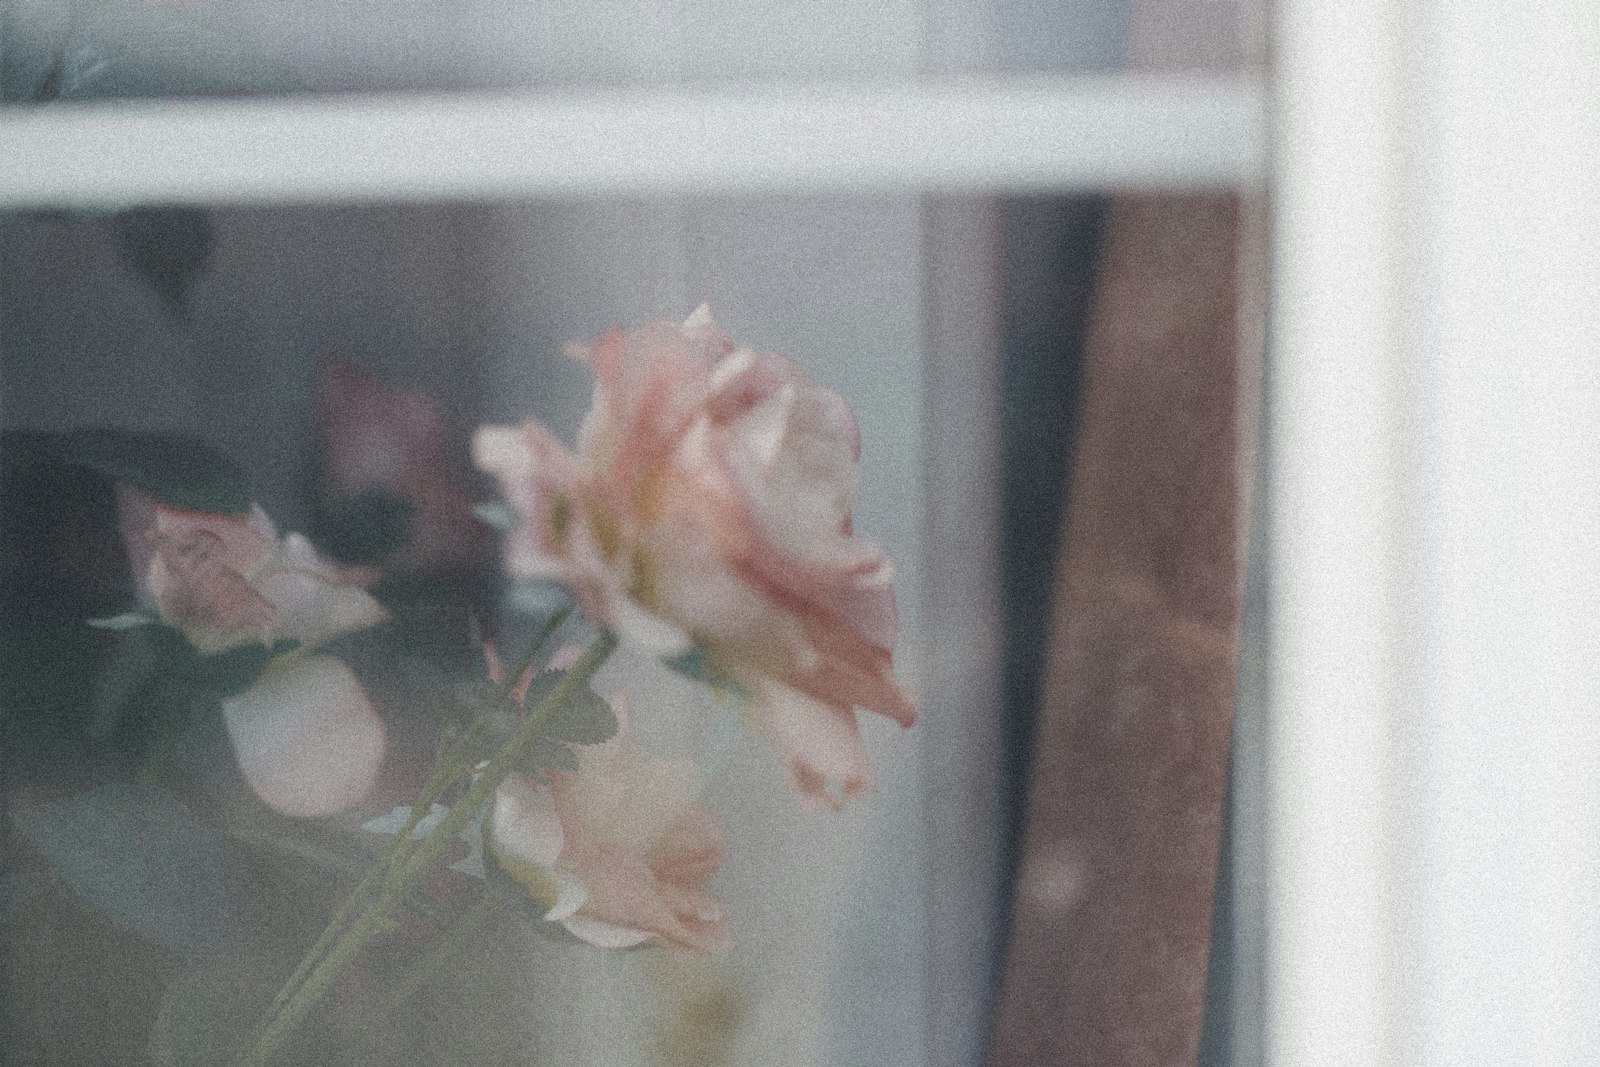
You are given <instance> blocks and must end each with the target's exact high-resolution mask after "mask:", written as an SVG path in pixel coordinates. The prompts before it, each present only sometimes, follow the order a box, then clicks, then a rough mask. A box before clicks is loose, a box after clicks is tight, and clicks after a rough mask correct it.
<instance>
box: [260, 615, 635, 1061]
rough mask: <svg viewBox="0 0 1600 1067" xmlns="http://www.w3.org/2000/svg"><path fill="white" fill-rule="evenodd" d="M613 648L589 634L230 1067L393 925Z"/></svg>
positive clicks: (270, 1040)
mask: <svg viewBox="0 0 1600 1067" xmlns="http://www.w3.org/2000/svg"><path fill="white" fill-rule="evenodd" d="M616 647H617V641H616V638H615V637H613V636H612V635H611V634H610V633H601V634H600V635H599V636H598V637H596V638H595V639H594V641H593V642H592V643H591V644H590V645H589V647H588V648H587V649H586V650H585V651H584V653H583V655H582V656H581V657H580V658H579V659H578V662H577V663H575V664H574V665H573V667H572V669H571V670H569V671H567V672H566V674H565V675H563V676H562V679H561V681H560V682H558V683H557V684H556V686H555V688H554V689H552V690H551V691H550V693H549V695H547V696H546V697H545V698H544V699H543V700H541V701H540V702H539V704H538V706H537V707H535V708H534V709H533V710H532V711H531V712H530V713H529V714H528V717H527V719H526V720H525V721H524V723H523V725H522V729H521V730H519V731H518V732H517V735H516V736H515V737H513V738H512V739H511V740H510V741H508V742H506V744H505V745H504V746H503V747H502V748H501V749H500V751H499V752H497V753H495V756H494V758H493V759H491V760H490V761H489V763H488V765H487V766H485V767H484V769H483V770H482V771H481V772H480V773H479V774H478V776H477V778H476V779H475V780H474V781H473V783H472V785H470V786H469V787H468V788H467V791H466V792H465V793H464V794H463V795H462V796H461V798H460V799H459V800H457V801H456V802H455V803H454V804H453V805H451V807H450V813H449V814H448V815H446V816H445V817H444V819H442V820H441V821H440V822H439V824H438V825H437V826H435V827H434V828H433V829H432V830H431V831H429V833H428V835H427V836H426V837H424V838H423V839H422V841H421V843H419V844H418V845H417V848H416V850H415V851H414V852H413V853H412V854H411V856H410V857H409V858H408V859H407V860H406V861H405V863H404V865H403V866H402V867H401V868H400V869H399V870H398V871H397V872H395V873H394V875H393V876H392V877H391V878H390V879H389V880H388V883H387V884H386V885H385V886H384V888H383V890H382V892H381V893H380V894H379V895H378V898H377V900H376V901H374V902H373V904H372V906H371V907H370V908H369V909H367V911H366V912H365V913H363V914H362V915H361V917H360V918H359V919H357V920H356V921H355V924H354V925H353V926H351V927H350V929H349V931H348V932H346V933H345V934H344V935H342V936H341V937H339V939H338V940H337V941H336V942H335V943H334V944H333V945H332V946H331V947H330V948H329V949H328V951H327V955H326V956H325V957H323V959H322V961H321V962H320V963H317V964H316V965H315V966H313V967H312V968H311V970H310V973H309V974H307V975H306V976H305V979H304V982H303V984H301V986H300V987H299V989H297V990H295V991H294V992H293V993H292V994H290V995H289V996H288V998H287V999H286V1000H285V1002H284V1003H283V1004H282V1006H281V1007H280V1008H279V1010H278V1011H276V1012H275V1013H269V1015H270V1018H269V1020H268V1021H267V1023H266V1024H265V1025H264V1026H263V1027H262V1029H261V1031H260V1034H259V1036H258V1037H257V1039H256V1041H255V1044H254V1045H253V1047H252V1048H251V1049H250V1050H249V1051H247V1052H246V1053H244V1054H243V1055H241V1056H240V1057H239V1058H238V1059H236V1060H235V1061H234V1067H265V1065H266V1064H268V1063H270V1062H271V1061H272V1058H273V1057H274V1056H275V1055H276V1054H277V1053H278V1051H279V1049H280V1048H282V1046H283V1044H284V1042H285V1041H287V1040H288V1039H289V1037H290V1036H292V1035H293V1034H294V1032H295V1030H296V1029H298V1028H299V1026H300V1024H301V1023H302V1022H304V1021H305V1018H306V1016H307V1015H308V1014H310V1012H311V1009H312V1008H314V1007H315V1006H316V1005H317V1003H318V1002H319V1001H321V999H322V998H323V996H324V995H325V994H326V993H327V991H328V990H329V989H330V988H331V987H332V985H333V981H334V979H335V978H337V977H338V976H339V973H340V972H341V971H343V970H344V969H345V968H346V967H348V966H349V965H350V963H351V962H353V961H354V960H355V958H356V956H357V955H358V954H359V953H360V952H361V950H362V949H363V948H365V947H366V946H367V945H368V944H369V943H370V942H372V941H374V940H376V939H377V938H378V937H380V936H382V935H383V934H384V933H386V932H388V930H389V929H390V928H391V926H392V922H391V919H390V915H391V914H392V913H393V912H394V910H395V909H396V908H397V907H398V906H399V905H400V904H401V902H403V901H404V899H405V896H406V894H407V893H409V892H410V891H411V890H412V889H413V888H415V887H416V886H417V885H418V884H419V883H420V882H421V881H422V879H423V878H424V877H426V875H427V874H428V872H429V871H430V870H432V868H433V865H434V864H435V863H437V862H438V861H439V859H440V858H441V857H442V856H443V855H444V852H445V850H446V849H447V848H449V847H450V844H451V842H452V841H454V840H455V838H456V835H457V834H459V833H460V832H461V830H462V829H463V828H465V827H466V825H467V823H468V822H469V821H471V820H472V819H474V818H476V816H477V813H478V812H479V811H480V810H481V809H482V808H483V807H484V806H485V805H486V804H488V803H489V801H490V800H491V799H492V798H493V796H494V792H495V790H496V789H498V788H499V786H500V783H501V782H503V781H504V780H505V778H506V776H507V775H508V774H510V773H511V772H512V770H514V769H515V768H516V766H517V764H518V763H519V762H521V760H522V758H523V757H524V756H526V755H527V753H528V750H529V749H530V748H532V747H533V743H534V742H535V741H537V740H538V739H539V734H540V733H541V732H543V730H544V728H545V726H546V725H547V724H548V723H549V722H550V720H551V719H552V718H553V717H554V716H555V714H556V712H558V711H560V710H561V709H562V708H563V707H564V706H565V705H566V703H567V701H568V700H570V699H571V698H572V696H573V695H574V694H576V693H577V692H578V691H579V690H580V689H582V688H583V687H584V686H585V685H587V684H588V683H589V679H590V678H592V677H594V673H595V672H596V671H598V670H599V669H600V666H601V664H603V663H605V661H606V659H607V658H608V657H609V656H610V655H611V653H612V651H613V650H614V649H615V648H616ZM509 680H510V679H508V681H509ZM380 866H383V867H385V868H386V867H387V862H386V861H380Z"/></svg>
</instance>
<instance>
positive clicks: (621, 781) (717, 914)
mask: <svg viewBox="0 0 1600 1067" xmlns="http://www.w3.org/2000/svg"><path fill="white" fill-rule="evenodd" d="M617 713H618V715H617V717H618V732H617V734H616V736H614V737H612V738H611V739H610V740H608V741H605V742H602V743H600V744H597V745H569V748H571V750H572V751H573V752H574V753H575V754H576V758H577V761H578V770H577V771H576V772H575V773H568V772H564V771H554V770H552V771H546V772H545V773H546V775H547V776H548V778H549V781H550V784H549V785H548V786H544V785H540V784H539V783H537V782H535V781H533V780H532V779H530V778H526V777H523V776H522V775H512V776H511V777H510V778H508V779H506V781H505V782H503V783H502V784H501V786H500V788H499V789H498V790H497V791H496V793H495V801H494V807H493V810H492V811H491V813H490V817H489V835H488V840H489V850H490V854H491V855H492V856H493V857H494V859H495V861H496V862H497V863H498V864H499V866H500V868H501V869H502V870H504V871H505V872H506V873H508V874H509V875H511V876H512V877H513V878H515V879H516V880H517V881H518V882H520V883H522V885H523V886H524V887H526V888H527V889H528V890H529V891H530V892H531V893H532V894H533V895H534V897H535V898H536V899H537V900H539V901H540V902H541V904H542V905H543V906H544V907H546V908H547V909H548V910H547V911H546V914H545V918H547V919H549V920H551V921H553V922H559V923H561V924H562V925H563V926H565V927H566V928H567V930H568V931H569V932H571V933H572V934H573V935H575V936H577V937H579V938H582V939H583V940H585V941H587V942H589V943H590V944H593V945H598V946H600V947H601V948H629V947H632V946H634V945H643V944H664V945H667V946H669V947H671V948H673V949H676V950H678V951H680V952H684V953H687V954H691V955H704V954H707V953H722V952H728V951H730V950H731V949H732V948H733V938H732V935H731V934H729V932H728V925H727V918H726V915H725V913H724V912H723V909H722V906H721V905H720V904H718V903H717V902H716V900H714V899H713V898H712V897H711V895H710V894H708V893H707V892H706V891H705V887H706V885H707V884H708V883H709V882H710V881H711V877H712V875H713V874H715V873H716V870H717V868H718V867H719V866H721V864H722V855H723V841H722V827H721V826H720V825H719V824H718V823H717V821H716V819H715V818H713V817H712V815H711V813H710V812H708V811H706V810H705V809H704V808H702V807H701V806H699V805H698V804H695V803H693V802H692V801H691V799H690V798H691V796H692V795H693V794H692V790H693V783H694V767H693V765H692V764H690V763H689V762H688V761H687V760H681V759H657V758H651V757H648V756H646V755H644V754H643V753H642V752H641V751H640V750H639V748H638V746H637V745H635V744H634V743H633V741H632V740H631V739H630V738H629V737H628V736H627V735H626V721H625V719H626V716H625V714H624V713H623V711H622V708H621V707H620V706H619V707H618V708H617Z"/></svg>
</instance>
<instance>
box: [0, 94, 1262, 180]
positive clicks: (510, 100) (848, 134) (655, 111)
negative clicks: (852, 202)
mask: <svg viewBox="0 0 1600 1067" xmlns="http://www.w3.org/2000/svg"><path fill="white" fill-rule="evenodd" d="M1262 112H1263V93H1262V91H1261V89H1260V87H1259V86H1258V85H1257V84H1256V83H1255V82H1252V81H1245V80H1239V79H1217V78H1183V79H1175V78H1156V77H1142V76H1114V77H1101V78H1082V79H1065V80H1048V81H1040V82H998V83H995V82H975V83H970V84H956V85H861V86H855V87H844V86H832V85H830V86H800V87H796V86H759V87H757V86H741V87H736V88H723V89H716V90H710V89H707V90H700V91H685V90H658V91H630V92H610V93H600V92H594V93H589V94H577V93H570V92H569V93H552V92H542V93H520V94H504V93H501V94H483V93H455V94H440V95H414V94H390V95H372V96H366V95H359V96H358V95H332V96H316V97H313V96H306V97H276V98H235V99H204V100H200V99H197V100H123V101H108V102H99V103H94V104H51V105H47V106H41V107H25V108H24V107H16V108H4V109H0V145H3V146H4V150H3V152H0V208H46V207H82V208H107V207H119V206H123V205H127V204H131V203H140V202H165V203H234V204H249V203H291V202H308V201H360V200H424V199H426V200H446V199H454V200H462V199H466V200H493V199H512V198H548V197H589V196H601V195H611V194H643V195H650V194H661V193H690V194H694V193H788V192H824V191H833V192H882V191H928V192H997V193H998V192H1005V193H1017V192H1046V191H1057V192H1060V191H1074V190H1090V189H1104V188H1111V187H1116V188H1147V189H1196V188H1231V187H1240V186H1253V185H1255V184H1257V183H1259V182H1260V181H1261V180H1262V175H1263V173H1264V170H1265V148H1264V143H1265V136H1264V120H1263V113H1262Z"/></svg>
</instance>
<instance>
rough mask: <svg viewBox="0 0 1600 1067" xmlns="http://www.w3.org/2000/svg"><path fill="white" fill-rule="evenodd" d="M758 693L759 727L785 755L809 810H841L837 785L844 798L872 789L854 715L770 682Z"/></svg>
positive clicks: (757, 687) (763, 683) (758, 686)
mask: <svg viewBox="0 0 1600 1067" xmlns="http://www.w3.org/2000/svg"><path fill="white" fill-rule="evenodd" d="M754 689H755V702H754V707H753V709H752V710H753V711H754V714H755V719H756V723H757V726H758V727H759V728H760V730H761V732H762V734H763V735H764V736H765V737H766V738H767V739H768V740H769V741H770V742H772V744H773V746H774V747H776V748H777V750H778V752H779V753H780V754H781V755H782V756H783V758H784V761H785V763H786V764H787V765H788V767H789V773H790V775H791V776H792V777H793V779H794V782H795V785H796V787H797V788H798V789H799V790H800V793H801V801H802V803H803V804H804V805H805V806H806V807H808V808H810V809H813V810H815V809H818V808H831V809H833V810H838V809H839V808H840V807H841V806H842V801H841V799H840V797H839V796H837V795H835V794H833V793H832V792H830V791H829V786H830V785H831V784H833V783H838V784H839V786H840V789H841V791H842V794H843V796H845V797H858V796H862V795H864V794H865V793H867V792H869V791H870V790H871V788H872V772H871V769H870V768H869V767H868V765H867V755H866V751H865V749H863V748H862V746H861V729H860V726H859V725H858V724H857V722H856V717H855V713H854V712H852V711H851V710H850V709H849V708H845V707H837V706H834V705H831V704H825V703H823V702H822V701H820V700H814V699H812V698H811V697H808V696H806V695H804V694H803V693H800V692H797V691H796V690H793V689H790V688H789V687H788V686H785V685H780V684H778V683H775V682H771V681H761V682H759V683H756V684H755V686H754Z"/></svg>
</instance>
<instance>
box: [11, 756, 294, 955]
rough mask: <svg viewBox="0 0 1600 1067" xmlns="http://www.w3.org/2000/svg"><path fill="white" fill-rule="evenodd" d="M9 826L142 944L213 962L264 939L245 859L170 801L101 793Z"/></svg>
mask: <svg viewBox="0 0 1600 1067" xmlns="http://www.w3.org/2000/svg"><path fill="white" fill-rule="evenodd" d="M12 819H13V820H14V821H15V823H16V825H17V827H18V828H19V829H20V830H21V831H22V833H23V834H24V835H25V836H26V837H27V839H28V840H29V842H31V843H32V845H33V846H34V848H36V849H37V850H38V851H39V853H40V854H41V855H43V856H44V858H45V859H47V860H48V861H49V862H50V863H51V865H52V866H54V867H55V869H56V872H57V873H58V874H59V875H60V876H61V878H62V881H64V882H65V883H66V884H67V885H68V886H70V887H71V888H72V890H73V891H74V892H76V893H77V894H78V895H79V896H80V897H82V898H83V899H84V900H86V901H87V902H88V903H89V904H91V905H93V906H94V907H95V908H97V909H98V910H99V911H100V912H101V913H103V914H104V915H105V916H106V917H107V918H109V919H110V920H111V921H112V922H115V923H116V924H118V925H119V926H122V927H124V928H125V929H127V930H130V931H132V932H133V933H135V934H138V935H139V936H141V937H145V938H148V939H150V940H151V941H155V942H156V943H158V944H161V945H163V946H165V947H167V948H169V949H171V950H173V951H175V952H178V953H180V954H182V955H186V956H190V957H209V956H218V955H225V954H228V953H232V952H239V951H244V950H248V949H250V948H251V947H252V946H253V945H254V944H255V942H256V940H257V938H258V936H259V931H260V929H261V927H262V923H261V917H262V916H263V915H264V914H265V908H264V905H263V900H262V891H261V888H260V886H259V885H258V884H257V882H256V881H255V880H254V879H253V878H252V876H251V872H250V869H249V866H248V864H247V863H246V862H245V860H244V857H243V855H242V854H241V853H240V852H239V851H238V850H237V848H236V847H235V846H232V845H231V844H230V842H229V841H228V839H227V837H226V835H225V834H223V833H222V831H221V830H219V829H217V828H215V827H213V826H210V825H208V824H206V823H204V822H201V821H200V819H199V818H197V817H196V816H195V815H194V814H193V813H192V812H191V811H190V810H189V809H188V808H187V807H185V806H184V805H183V804H182V803H181V802H180V801H179V800H178V798H177V797H175V796H173V795H172V794H170V793H167V792H165V791H163V790H159V789H146V788H138V787H134V786H129V785H122V784H113V785H104V786H100V787H98V788H95V789H90V790H88V791H86V792H82V793H76V794H74V795H72V796H69V797H65V798H63V799H61V800H51V801H46V802H44V803H41V804H34V805H32V806H31V807H26V808H22V809H21V810H19V811H16V812H14V813H13V814H12Z"/></svg>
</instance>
